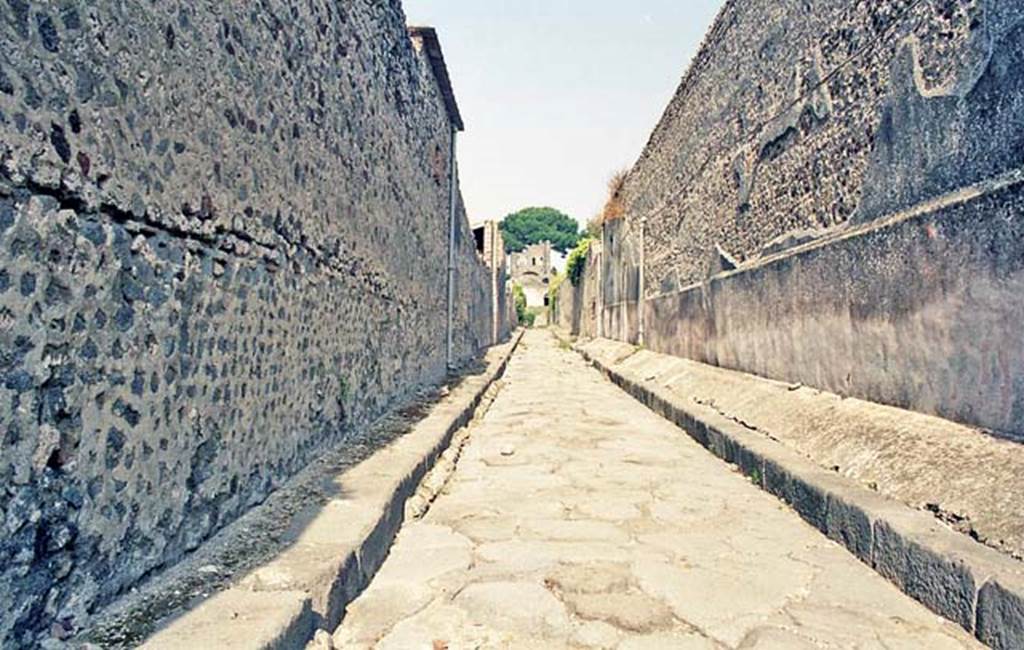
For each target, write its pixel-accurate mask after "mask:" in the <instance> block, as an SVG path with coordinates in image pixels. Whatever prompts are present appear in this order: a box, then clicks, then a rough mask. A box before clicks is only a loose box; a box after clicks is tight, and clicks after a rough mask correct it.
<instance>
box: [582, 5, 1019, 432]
mask: <svg viewBox="0 0 1024 650" xmlns="http://www.w3.org/2000/svg"><path fill="white" fill-rule="evenodd" d="M1022 25H1024V5H1021V4H1020V3H1017V2H1013V1H1008V0H989V1H984V2H983V1H977V2H975V1H971V0H943V1H939V0H922V1H920V2H898V1H895V0H886V1H884V2H855V1H851V0H842V1H840V0H814V1H813V2H810V3H807V2H791V1H783V2H767V1H757V2H729V3H727V4H726V6H725V7H724V8H723V10H722V12H721V14H720V15H719V17H718V20H717V21H716V23H715V25H714V26H713V27H712V29H711V31H710V33H709V35H708V38H707V41H706V43H705V45H704V47H703V49H702V50H701V52H700V53H699V55H698V56H697V58H696V59H695V61H694V64H693V65H692V67H691V68H690V70H689V72H688V73H687V74H686V76H685V77H684V80H683V83H682V85H681V86H680V88H679V90H678V91H677V94H676V96H675V98H674V99H673V100H672V102H671V104H670V105H669V107H668V109H667V110H666V112H665V115H664V117H663V118H662V121H661V123H660V124H659V126H658V127H657V129H656V130H655V132H654V134H653V135H652V137H651V140H650V142H649V144H648V146H647V148H646V150H645V151H644V153H643V155H642V156H641V158H640V160H639V161H638V163H637V164H636V166H635V167H634V168H633V170H632V171H631V173H630V174H629V177H628V179H627V181H626V185H625V190H624V192H623V197H624V200H625V201H626V203H627V206H628V209H627V211H626V217H625V219H624V220H623V222H622V223H616V222H613V223H612V224H609V225H608V226H606V228H605V234H604V245H605V251H606V253H607V254H606V257H605V260H604V261H603V268H602V269H601V270H600V271H599V270H598V269H596V268H592V267H588V271H587V272H588V273H593V274H600V276H601V277H602V278H603V282H602V287H603V291H604V293H605V295H604V296H603V297H602V299H601V302H602V304H604V309H603V310H602V318H603V323H602V325H603V327H604V330H603V331H604V333H605V335H606V336H611V337H614V338H619V339H622V340H628V341H632V342H639V341H640V340H641V338H642V341H643V343H644V345H646V346H648V347H650V348H651V349H654V350H656V351H662V352H669V353H673V354H678V355H683V356H687V357H690V358H693V359H696V360H699V361H704V362H707V363H712V364H717V365H721V366H725V367H729V368H734V369H738V370H743V371H747V372H752V373H758V374H761V375H765V376H768V377H771V378H774V379H780V380H784V381H791V382H794V383H804V384H806V385H809V386H815V387H818V388H823V389H827V390H831V391H834V392H837V393H840V394H844V395H852V396H856V397H861V398H865V399H871V400H874V401H878V402H883V403H886V404H891V405H895V406H900V407H904V408H909V409H913V410H918V411H922V412H925V413H931V414H937V415H941V416H943V417H946V418H950V419H954V420H957V421H960V422H964V423H967V424H972V425H977V426H979V427H982V428H987V429H991V430H993V431H994V432H996V433H999V434H1001V435H1007V436H1010V437H1015V438H1024V337H1021V336H1020V330H1019V323H1020V319H1021V316H1022V315H1024V298H1022V295H1024V291H1022V290H1024V275H1022V268H1021V262H1020V260H1021V259H1024V258H1022V255H1021V253H1022V251H1021V249H1020V247H1021V241H1022V239H1021V220H1022V218H1024V212H1022V200H1024V199H1022V196H1024V183H1022V180H1024V130H1022V129H1021V127H1020V125H1021V124H1024V73H1022V72H1021V71H1022V69H1024V68H1022V67H1021V63H1022V62H1024V26H1022ZM736 70H742V71H743V74H742V75H740V76H739V77H737V76H736ZM609 226H610V227H609ZM641 267H642V268H641ZM634 279H635V281H634ZM641 287H642V289H641ZM641 293H643V300H641ZM641 330H642V337H641Z"/></svg>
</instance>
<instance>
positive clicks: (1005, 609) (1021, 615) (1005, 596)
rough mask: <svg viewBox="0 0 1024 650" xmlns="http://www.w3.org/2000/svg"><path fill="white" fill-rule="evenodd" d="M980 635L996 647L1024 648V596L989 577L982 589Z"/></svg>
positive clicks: (980, 598) (984, 641)
mask: <svg viewBox="0 0 1024 650" xmlns="http://www.w3.org/2000/svg"><path fill="white" fill-rule="evenodd" d="M975 634H976V635H977V637H978V639H979V640H980V641H981V642H982V643H984V644H986V645H988V646H990V647H993V648H998V649H999V650H1003V649H1005V650H1010V649H1011V648H1024V598H1022V597H1021V592H1020V591H1018V592H1016V593H1014V592H1012V591H1008V590H1007V589H1005V588H1003V586H1002V585H1001V584H1000V583H999V581H998V580H989V581H988V582H987V583H985V585H984V586H983V587H982V588H981V591H980V592H978V623H977V630H975Z"/></svg>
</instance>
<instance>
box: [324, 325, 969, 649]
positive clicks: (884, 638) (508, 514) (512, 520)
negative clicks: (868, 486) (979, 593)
mask: <svg viewBox="0 0 1024 650" xmlns="http://www.w3.org/2000/svg"><path fill="white" fill-rule="evenodd" d="M502 381H503V387H502V389H501V391H500V392H499V393H498V396H497V398H496V400H495V401H494V403H493V404H492V406H491V408H490V410H489V411H488V412H487V414H486V415H485V416H484V417H483V419H482V420H481V421H480V423H479V424H478V425H477V426H475V427H474V428H473V429H472V430H471V434H470V438H469V441H468V443H467V445H466V446H465V448H464V450H463V453H462V456H461V459H460V460H459V462H458V464H457V467H456V469H455V471H454V473H453V474H452V476H451V477H450V480H449V482H448V484H447V487H446V488H445V490H444V491H443V492H442V493H441V494H440V496H439V497H438V498H437V500H436V501H435V502H434V503H433V505H432V507H431V508H430V509H429V511H427V513H426V515H425V516H424V517H423V518H422V519H420V520H415V521H407V523H406V524H405V526H404V527H403V529H402V530H401V532H400V533H399V535H398V538H397V540H396V543H395V545H394V546H393V547H392V549H391V551H390V555H389V557H388V559H387V560H386V562H385V564H384V565H383V567H382V569H381V570H380V572H379V573H378V574H377V576H376V578H375V579H374V581H373V582H372V584H371V585H370V587H369V588H368V589H367V590H366V592H364V593H363V594H362V595H361V596H360V597H359V598H358V599H357V600H355V601H354V602H353V603H352V604H350V606H349V607H348V610H347V614H346V617H345V619H344V621H343V623H342V625H341V627H340V628H339V629H338V630H337V631H336V632H335V634H334V645H335V647H340V648H371V647H374V648H380V649H381V650H384V649H389V648H400V649H402V650H409V649H415V648H427V649H431V650H436V649H438V648H449V649H451V650H456V649H459V650H461V649H463V648H549V647H552V648H562V647H573V648H576V647H579V648H623V649H625V648H788V649H798V648H805V647H806V648H833V647H858V648H932V649H938V648H959V647H975V646H976V641H974V639H972V637H971V636H970V635H968V634H967V633H966V632H964V631H963V630H962V629H960V628H959V627H957V626H955V625H954V624H952V623H950V622H948V621H945V620H944V619H942V618H940V617H938V616H936V615H935V614H933V613H931V612H929V611H928V610H927V609H925V607H923V606H922V605H920V604H919V603H917V602H915V601H914V600H912V599H911V598H909V597H908V596H906V595H904V594H903V593H901V592H900V591H899V590H898V589H897V588H896V587H895V586H893V585H892V584H890V583H889V582H887V581H885V580H884V579H883V578H882V577H880V576H879V575H878V574H876V573H875V572H874V571H872V570H871V569H870V568H868V567H867V566H864V565H863V564H861V563H860V562H858V561H857V560H856V559H855V558H854V557H853V556H852V555H851V554H850V553H849V552H847V551H846V550H845V549H843V548H841V547H840V546H838V545H837V544H835V543H833V542H831V541H829V540H828V539H826V538H825V537H824V536H823V535H821V534H820V533H819V532H818V531H816V530H814V529H813V528H811V527H810V526H809V525H807V524H806V523H805V522H804V521H803V520H801V519H800V517H799V516H798V515H797V514H796V513H794V512H792V511H791V510H789V509H788V507H787V506H785V505H784V504H782V503H781V502H779V501H778V500H776V499H775V498H774V497H772V496H770V495H768V494H766V493H764V492H762V491H761V490H760V489H758V488H757V487H756V486H754V485H751V484H750V482H749V481H748V480H747V479H745V478H744V477H743V476H742V475H741V474H739V473H737V472H735V471H733V469H732V468H731V466H729V465H727V464H726V463H724V462H722V461H721V460H719V459H717V458H715V457H714V456H712V455H711V454H710V453H709V452H708V451H706V450H705V449H704V448H702V447H700V446H699V445H698V444H696V443H695V442H693V441H692V440H691V439H690V438H689V437H688V436H686V435H685V434H684V433H683V432H682V431H680V430H679V429H678V428H676V427H675V426H674V425H672V424H671V423H669V422H667V421H666V420H663V419H662V418H660V417H659V416H657V415H655V414H654V413H653V412H651V411H650V410H648V409H647V408H646V407H644V406H643V405H642V404H640V403H639V402H637V401H635V400H633V399H632V398H631V397H629V396H628V395H626V394H625V393H624V392H622V391H620V390H619V389H618V388H617V387H616V386H614V385H613V384H612V383H610V382H609V381H607V380H606V379H605V378H604V377H603V376H602V375H601V374H600V373H599V372H598V371H597V370H595V369H592V368H590V367H588V366H587V364H586V362H585V361H584V360H583V359H582V358H580V357H579V356H578V355H576V354H575V353H574V352H572V351H569V350H566V349H561V347H560V346H559V344H558V341H557V340H556V339H555V338H554V337H553V336H552V335H551V334H550V333H549V332H546V331H541V330H530V331H528V332H527V333H526V336H525V338H524V340H523V344H522V345H521V346H520V349H519V351H518V352H517V353H516V355H515V357H514V358H513V359H512V361H511V363H510V365H509V368H508V371H507V373H506V375H505V378H504V379H503V380H502Z"/></svg>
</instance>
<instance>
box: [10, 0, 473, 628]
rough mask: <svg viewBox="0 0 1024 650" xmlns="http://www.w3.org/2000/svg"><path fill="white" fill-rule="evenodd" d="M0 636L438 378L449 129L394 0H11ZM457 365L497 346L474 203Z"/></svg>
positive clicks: (137, 572)
mask: <svg viewBox="0 0 1024 650" xmlns="http://www.w3.org/2000/svg"><path fill="white" fill-rule="evenodd" d="M0 34H2V38H0V133H2V139H0V483H2V487H0V525H2V526H3V534H2V535H0V593H3V594H4V602H5V607H4V608H3V611H2V612H0V645H2V646H4V647H17V646H19V645H28V644H29V639H30V637H31V635H32V634H33V633H34V632H35V631H36V630H39V629H45V630H47V631H48V632H51V633H54V634H56V635H57V636H58V637H59V636H61V635H63V634H65V633H70V632H71V631H73V630H74V629H76V627H77V626H79V625H81V624H82V623H83V622H84V620H85V618H86V617H87V616H88V615H89V614H90V612H92V611H94V610H95V608H97V607H98V606H100V605H102V604H104V603H106V602H109V601H110V600H111V599H112V598H114V597H115V596H116V595H117V594H118V593H120V592H122V591H123V590H125V589H126V588H128V587H130V586H131V585H132V584H133V583H135V582H137V581H138V580H139V579H141V578H143V577H145V576H147V575H148V574H150V573H152V572H154V571H157V570H159V569H160V568H161V567H164V566H167V565H168V564H170V563H173V562H174V561H175V560H176V559H177V558H179V557H181V556H182V555H183V554H185V553H187V552H189V551H190V550H192V549H194V548H196V546H197V545H198V544H200V543H201V542H202V541H203V540H204V539H206V538H207V537H209V536H210V535H211V534H212V533H213V532H215V531H216V530H218V529H219V528H221V527H222V526H224V525H225V524H226V523H227V522H229V521H231V520H232V519H234V518H236V517H237V516H238V515H239V514H240V513H242V512H244V511H245V510H246V509H247V508H249V507H251V506H252V505H254V504H255V503H258V502H259V501H261V500H262V499H263V498H264V497H265V496H266V495H267V494H268V492H270V491H271V490H273V489H274V487H275V486H276V485H277V484H279V483H280V482H281V481H282V480H284V479H285V478H287V477H289V476H290V475H292V474H293V473H294V472H296V471H297V470H299V469H301V468H302V467H303V466H304V465H305V464H307V463H308V462H309V461H310V460H311V459H312V458H313V457H314V455H315V454H316V453H317V451H318V450H319V449H322V448H324V447H325V446H326V445H332V444H337V443H341V442H343V441H344V440H345V438H346V435H347V434H348V432H350V431H351V430H352V429H353V428H355V427H358V426H361V425H363V424H365V423H366V422H368V421H369V420H370V419H372V418H374V417H375V416H377V415H378V414H380V413H381V412H382V411H383V410H385V409H386V408H387V407H388V406H389V405H391V404H393V403H394V402H395V401H396V400H397V399H400V398H401V397H402V396H403V395H405V394H407V393H408V392H409V391H410V390H411V389H413V388H414V387H416V386H417V385H418V384H422V383H425V382H436V381H438V380H440V379H441V378H442V377H443V376H444V374H445V372H446V367H445V337H446V308H445V306H446V299H445V291H444V287H445V286H446V285H445V283H446V255H447V253H446V251H447V241H448V227H447V224H448V213H449V207H448V205H449V196H448V186H447V171H448V168H449V155H448V152H449V145H450V137H451V130H450V123H449V112H448V111H446V106H445V103H444V101H443V97H442V94H441V91H440V89H439V85H438V82H437V79H436V78H435V75H434V72H433V70H432V68H431V65H430V63H429V62H428V60H427V58H426V57H425V56H424V55H423V54H421V53H419V52H417V51H416V50H414V48H413V47H412V46H411V44H410V39H409V38H408V35H407V32H406V26H405V20H404V16H403V13H402V9H401V6H400V4H399V2H398V0H389V1H382V2H371V1H369V0H357V1H355V2H346V3H336V2H327V1H325V0H312V1H310V2H303V3H295V2H285V1H284V0H260V1H259V2H252V3H198V4H197V3H194V2H187V1H185V0H167V1H165V2H159V3H121V2H107V1H102V2H84V1H76V0H66V1H61V2H32V3H29V2H25V1H24V0H10V1H9V2H5V3H2V4H0ZM459 217H460V222H459V225H460V229H459V249H458V256H457V273H456V277H457V309H456V317H457V327H456V332H455V341H456V353H457V357H458V358H459V359H468V358H470V357H473V356H475V355H476V354H477V352H478V350H479V348H480V347H481V346H483V345H486V344H488V343H489V342H490V339H491V331H490V323H491V316H490V309H491V295H490V277H489V274H488V272H487V270H486V269H485V268H483V266H482V265H481V264H480V262H479V261H478V260H477V257H476V254H475V250H474V244H473V240H472V234H471V231H470V230H469V226H468V223H467V222H466V219H465V215H464V211H463V210H461V206H460V210H459Z"/></svg>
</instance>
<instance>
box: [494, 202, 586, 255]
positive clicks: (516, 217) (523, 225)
mask: <svg viewBox="0 0 1024 650" xmlns="http://www.w3.org/2000/svg"><path fill="white" fill-rule="evenodd" d="M501 236H502V237H503V238H504V239H505V252H506V253H515V252H518V251H521V250H523V249H524V248H526V247H527V246H530V245H531V244H539V243H540V242H542V241H549V242H551V247H552V248H554V249H555V250H557V251H560V252H562V253H564V252H566V251H568V250H570V249H572V248H573V247H574V246H576V244H577V242H579V240H580V226H579V224H578V223H576V221H575V220H574V219H573V218H572V217H570V216H569V215H567V214H565V213H563V212H559V211H558V210H556V209H554V208H526V209H524V210H520V211H519V212H516V213H514V214H510V215H508V216H507V217H505V218H504V219H503V220H502V222H501Z"/></svg>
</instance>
